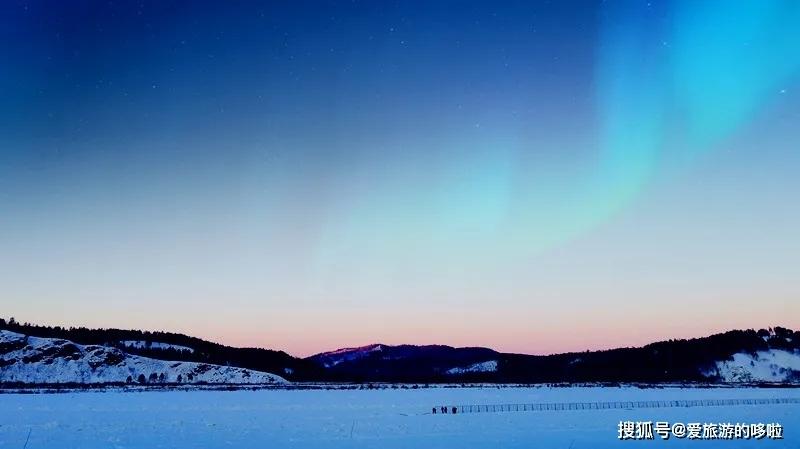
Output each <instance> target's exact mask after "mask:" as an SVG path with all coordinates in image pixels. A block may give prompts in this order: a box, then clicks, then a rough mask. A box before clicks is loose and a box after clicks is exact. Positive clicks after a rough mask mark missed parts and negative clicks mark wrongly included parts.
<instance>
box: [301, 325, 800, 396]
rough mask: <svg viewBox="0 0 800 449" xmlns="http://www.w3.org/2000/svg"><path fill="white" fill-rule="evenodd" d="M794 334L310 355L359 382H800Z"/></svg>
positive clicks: (798, 342) (333, 374)
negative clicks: (587, 346)
mask: <svg viewBox="0 0 800 449" xmlns="http://www.w3.org/2000/svg"><path fill="white" fill-rule="evenodd" d="M795 335H796V334H795V332H794V331H792V330H791V329H786V328H782V327H775V328H773V329H768V330H767V329H762V330H760V331H754V330H746V331H730V332H726V333H722V334H716V335H711V336H709V337H703V338H695V339H689V340H669V341H664V342H659V343H653V344H650V345H647V346H644V347H641V348H620V349H612V350H606V351H594V352H588V351H587V352H580V353H566V354H555V355H546V356H535V355H525V354H506V353H499V352H496V351H493V350H491V349H487V348H452V347H450V346H409V345H401V346H389V345H380V344H378V345H369V346H364V347H361V348H347V349H340V350H337V351H332V352H326V353H322V354H317V355H315V356H312V357H310V358H309V360H311V361H313V362H315V363H317V364H318V365H320V366H321V367H323V368H324V369H325V370H326V371H327V374H328V377H329V378H332V379H335V380H348V381H359V382H365V381H394V382H521V383H559V382H652V383H661V382H800V334H797V336H795Z"/></svg>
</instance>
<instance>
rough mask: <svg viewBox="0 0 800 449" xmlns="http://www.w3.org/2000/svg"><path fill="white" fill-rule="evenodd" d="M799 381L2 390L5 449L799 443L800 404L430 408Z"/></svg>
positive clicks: (754, 393)
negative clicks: (740, 429) (758, 428)
mask: <svg viewBox="0 0 800 449" xmlns="http://www.w3.org/2000/svg"><path fill="white" fill-rule="evenodd" d="M798 397H800V390H798V389H779V388H775V389H750V388H714V389H701V388H683V389H681V388H667V389H638V388H600V387H597V388H545V387H542V388H500V389H498V388H480V389H478V388H430V389H418V390H402V389H386V390H261V391H149V392H82V393H64V394H0V447H2V448H22V447H24V446H25V442H26V439H27V438H28V433H29V432H30V438H29V441H28V443H27V448H31V449H33V448H58V449H67V448H81V449H92V448H182V447H185V448H228V447H234V448H239V447H241V448H353V447H355V448H361V447H365V448H381V449H389V448H420V449H422V448H573V449H577V448H593V449H595V448H606V447H628V446H638V447H645V446H647V447H660V446H664V447H670V448H678V447H703V448H706V449H707V448H740V447H770V448H797V447H800V433H798V432H800V405H797V404H784V405H765V406H729V407H691V408H685V407H684V408H663V409H633V410H591V411H589V410H585V411H549V412H506V413H479V414H460V415H449V414H448V415H441V414H437V415H431V414H429V413H430V409H431V407H432V406H434V405H440V404H501V403H537V402H577V401H637V400H640V401H644V400H677V399H734V398H798ZM620 421H669V422H684V423H688V422H700V423H704V422H712V423H725V422H731V423H739V422H742V423H748V424H749V423H765V424H766V423H780V424H782V425H783V427H784V429H785V430H784V436H785V439H783V440H768V439H765V440H749V441H745V440H733V441H726V440H717V441H699V440H688V439H683V440H675V439H671V440H669V441H661V440H660V438H659V437H658V436H656V440H654V441H646V442H645V441H638V442H634V441H620V440H618V439H617V436H618V434H617V427H618V423H619V422H620Z"/></svg>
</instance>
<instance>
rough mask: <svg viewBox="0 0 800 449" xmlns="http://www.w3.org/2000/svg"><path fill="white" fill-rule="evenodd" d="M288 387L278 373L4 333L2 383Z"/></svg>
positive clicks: (1, 337)
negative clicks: (135, 353)
mask: <svg viewBox="0 0 800 449" xmlns="http://www.w3.org/2000/svg"><path fill="white" fill-rule="evenodd" d="M142 380H144V381H145V382H146V383H168V382H179V383H200V382H203V383H215V384H271V383H275V384H278V383H286V380H284V379H283V378H281V377H279V376H276V375H274V374H269V373H263V372H259V371H252V370H248V369H243V368H234V367H229V366H220V365H210V364H206V363H194V362H168V361H163V360H155V359H151V358H147V357H139V356H134V355H130V354H126V353H124V352H122V351H120V350H119V349H117V348H111V347H106V346H95V345H87V346H84V345H79V344H75V343H72V342H70V341H67V340H61V339H54V338H38V337H29V336H25V335H22V334H18V333H15V332H10V331H0V382H24V383H67V382H75V383H87V384H89V383H106V382H140V383H141V381H142Z"/></svg>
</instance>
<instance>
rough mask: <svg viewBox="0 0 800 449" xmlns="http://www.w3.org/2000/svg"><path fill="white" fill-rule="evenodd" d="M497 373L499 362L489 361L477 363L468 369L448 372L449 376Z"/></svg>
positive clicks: (456, 369)
mask: <svg viewBox="0 0 800 449" xmlns="http://www.w3.org/2000/svg"><path fill="white" fill-rule="evenodd" d="M495 371H497V360H488V361H486V362H481V363H475V364H472V365H470V366H468V367H466V368H451V369H449V370H447V371H446V372H447V374H465V373H493V372H495Z"/></svg>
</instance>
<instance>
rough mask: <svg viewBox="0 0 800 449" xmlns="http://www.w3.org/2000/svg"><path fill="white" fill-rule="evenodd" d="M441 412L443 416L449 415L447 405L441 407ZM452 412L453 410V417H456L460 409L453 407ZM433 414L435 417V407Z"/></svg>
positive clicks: (432, 410)
mask: <svg viewBox="0 0 800 449" xmlns="http://www.w3.org/2000/svg"><path fill="white" fill-rule="evenodd" d="M439 410H440V411H441V413H442V414H443V415H446V414H447V406H446V405H443V406H441V407H439ZM451 410H452V411H451V414H452V415H455V414H456V413H458V408H457V407H453V408H452V409H451ZM431 413H432V414H434V415H435V414H436V407H433V408H432V409H431Z"/></svg>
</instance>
